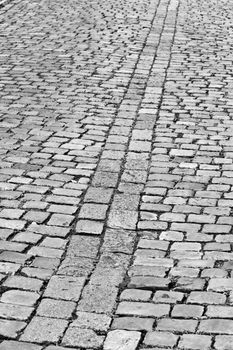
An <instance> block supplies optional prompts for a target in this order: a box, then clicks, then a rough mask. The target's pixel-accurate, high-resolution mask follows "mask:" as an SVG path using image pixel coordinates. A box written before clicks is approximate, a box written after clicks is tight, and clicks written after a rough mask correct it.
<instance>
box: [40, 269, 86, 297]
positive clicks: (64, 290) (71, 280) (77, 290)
mask: <svg viewBox="0 0 233 350" xmlns="http://www.w3.org/2000/svg"><path fill="white" fill-rule="evenodd" d="M84 283H85V278H83V277H72V276H57V275H54V276H52V277H51V279H50V281H49V284H48V286H47V288H46V290H45V293H44V296H45V297H50V298H54V299H63V300H70V301H78V300H79V298H80V295H81V291H82V289H83V286H84Z"/></svg>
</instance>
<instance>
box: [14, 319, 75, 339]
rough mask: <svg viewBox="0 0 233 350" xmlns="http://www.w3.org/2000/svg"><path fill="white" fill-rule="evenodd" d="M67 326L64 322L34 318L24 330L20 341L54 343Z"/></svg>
mask: <svg viewBox="0 0 233 350" xmlns="http://www.w3.org/2000/svg"><path fill="white" fill-rule="evenodd" d="M67 324H68V322H67V321H66V320H61V319H56V318H47V317H37V316H35V317H33V319H32V320H31V322H30V323H29V325H28V326H27V328H26V329H25V330H24V332H23V334H22V335H21V337H20V340H22V341H28V342H36V343H44V342H52V343H55V342H57V341H58V340H59V339H60V337H61V336H62V335H63V333H64V331H65V329H66V327H67Z"/></svg>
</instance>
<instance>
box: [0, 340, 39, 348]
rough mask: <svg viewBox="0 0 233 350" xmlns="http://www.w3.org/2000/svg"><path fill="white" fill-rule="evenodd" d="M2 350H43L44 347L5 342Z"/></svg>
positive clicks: (0, 345) (2, 344) (12, 341)
mask: <svg viewBox="0 0 233 350" xmlns="http://www.w3.org/2000/svg"><path fill="white" fill-rule="evenodd" d="M0 350H42V346H41V345H37V344H32V343H25V342H20V341H14V340H4V341H3V342H2V343H1V344H0Z"/></svg>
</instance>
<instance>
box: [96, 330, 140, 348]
mask: <svg viewBox="0 0 233 350" xmlns="http://www.w3.org/2000/svg"><path fill="white" fill-rule="evenodd" d="M140 338H141V333H140V332H136V331H126V330H113V331H111V332H109V333H108V335H107V338H106V340H105V342H104V347H103V349H104V350H117V349H119V347H120V349H121V350H135V349H136V348H137V345H138V343H139V341H140Z"/></svg>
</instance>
